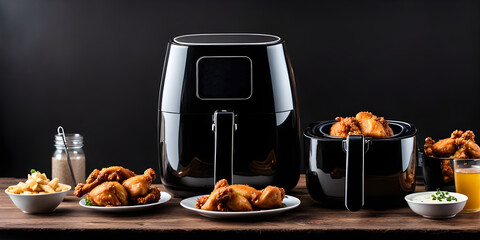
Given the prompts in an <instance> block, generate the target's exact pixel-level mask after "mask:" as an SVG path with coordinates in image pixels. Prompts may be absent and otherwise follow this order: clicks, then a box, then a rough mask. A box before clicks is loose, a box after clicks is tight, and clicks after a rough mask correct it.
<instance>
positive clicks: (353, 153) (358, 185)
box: [344, 135, 365, 212]
mask: <svg viewBox="0 0 480 240" xmlns="http://www.w3.org/2000/svg"><path fill="white" fill-rule="evenodd" d="M344 144H345V145H344V148H345V150H346V153H347V157H346V174H345V207H347V209H348V210H350V211H352V212H353V211H358V210H359V209H360V208H362V207H363V203H364V155H365V137H364V136H363V135H349V136H348V137H347V140H346V141H344Z"/></svg>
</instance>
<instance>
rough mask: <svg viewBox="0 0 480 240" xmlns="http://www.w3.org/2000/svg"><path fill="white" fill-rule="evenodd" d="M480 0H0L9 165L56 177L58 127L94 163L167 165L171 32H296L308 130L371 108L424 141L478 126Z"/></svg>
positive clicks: (2, 104)
mask: <svg viewBox="0 0 480 240" xmlns="http://www.w3.org/2000/svg"><path fill="white" fill-rule="evenodd" d="M479 27H480V2H479V1H454V0H452V1H438V0H435V1H419V0H415V1H341V0H334V1H318V0H312V1H279V0H265V1H258V0H242V1H225V0H215V1H186V0H163V1H148V0H142V1H134V0H131V1H125V0H123V1H120V0H119V1H110V0H102V1H98V0H82V1H69V0H43V1H34V0H31V1H25V0H0V114H1V116H0V160H1V161H0V176H15V177H25V174H26V173H27V171H29V169H30V168H36V169H39V170H42V171H45V172H47V173H48V174H50V172H51V170H50V166H51V163H50V157H51V154H52V152H53V146H52V144H53V135H54V134H55V133H56V129H57V127H58V126H59V125H62V126H63V127H64V128H65V129H66V131H67V132H78V133H81V134H83V135H84V137H85V147H84V149H85V152H86V155H87V171H88V172H89V171H91V170H92V169H93V168H101V167H105V166H110V165H123V166H126V167H128V168H130V169H132V170H134V171H138V172H142V171H143V170H144V169H146V168H147V167H154V169H156V170H158V162H157V146H156V134H157V128H156V116H157V115H156V114H157V98H158V87H159V85H160V76H161V73H162V66H163V60H164V56H165V50H166V44H167V41H168V40H169V39H170V38H172V37H174V36H177V35H181V34H189V33H205V32H207V33H211V32H259V33H270V34H276V35H279V36H281V37H283V38H285V39H286V43H287V47H288V50H289V55H290V57H291V60H292V64H293V68H294V72H295V76H296V83H297V91H298V98H299V104H300V116H301V126H302V130H303V129H304V128H305V127H306V125H307V124H308V123H311V122H313V121H318V120H328V119H334V118H335V117H336V116H352V115H354V114H356V113H357V112H358V111H361V110H369V111H372V112H373V113H375V114H377V115H379V116H384V117H385V118H387V119H396V120H403V121H407V122H410V123H413V124H415V125H416V126H417V127H418V129H419V132H418V143H419V145H420V146H421V145H423V143H424V142H423V139H424V138H425V137H426V136H432V137H434V138H439V137H442V138H443V137H448V136H449V134H450V133H451V132H452V131H453V130H454V129H463V130H466V129H471V130H473V131H474V132H476V133H479V134H480V101H479V91H480V78H479V77H480V71H479V69H480V68H479V66H480V65H479V64H480V57H479V56H480V49H479V46H480V39H479V32H480V30H479V29H480V28H479Z"/></svg>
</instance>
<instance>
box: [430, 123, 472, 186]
mask: <svg viewBox="0 0 480 240" xmlns="http://www.w3.org/2000/svg"><path fill="white" fill-rule="evenodd" d="M424 152H425V154H426V155H427V156H429V157H434V158H435V157H436V158H456V159H468V158H480V147H479V146H478V145H477V144H476V143H475V134H474V133H473V132H472V131H470V130H468V131H465V132H463V131H461V130H455V131H453V132H452V134H451V135H450V138H445V139H441V140H438V142H435V141H434V140H433V139H432V138H431V137H427V138H426V139H425V145H424ZM441 171H442V176H443V181H444V182H450V181H453V179H454V173H453V168H452V165H451V164H450V161H449V160H447V159H444V160H442V163H441Z"/></svg>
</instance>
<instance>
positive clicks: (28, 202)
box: [5, 186, 71, 213]
mask: <svg viewBox="0 0 480 240" xmlns="http://www.w3.org/2000/svg"><path fill="white" fill-rule="evenodd" d="M70 189H71V187H70V186H69V189H68V190H65V191H61V192H55V193H45V194H33V195H28V194H16V193H9V192H7V190H6V189H5V193H6V194H8V196H9V197H10V199H11V200H12V202H13V203H14V204H15V206H17V207H18V208H20V209H21V210H22V211H23V212H24V213H48V212H53V210H55V208H57V206H58V205H59V204H60V203H61V202H62V201H63V199H64V198H65V196H66V195H67V192H68V191H69V190H70Z"/></svg>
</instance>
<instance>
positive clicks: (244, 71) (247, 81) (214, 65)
mask: <svg viewBox="0 0 480 240" xmlns="http://www.w3.org/2000/svg"><path fill="white" fill-rule="evenodd" d="M251 95H252V61H251V60H250V58H248V57H243V56H238V57H237V56H235V57H224V56H221V57H202V58H200V59H199V60H198V62H197V97H198V98H200V99H248V98H249V97H250V96H251Z"/></svg>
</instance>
